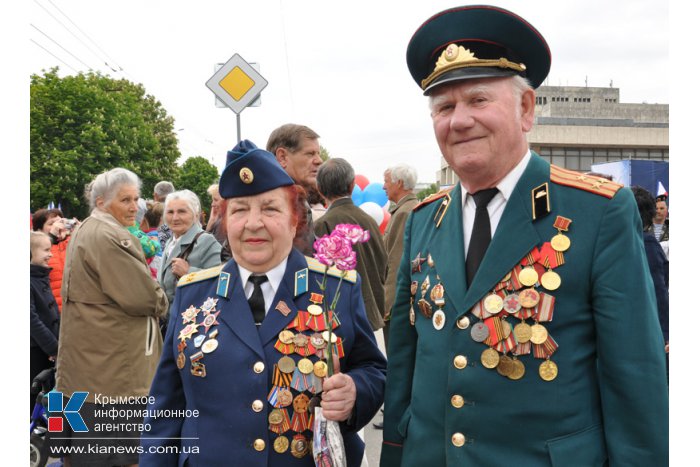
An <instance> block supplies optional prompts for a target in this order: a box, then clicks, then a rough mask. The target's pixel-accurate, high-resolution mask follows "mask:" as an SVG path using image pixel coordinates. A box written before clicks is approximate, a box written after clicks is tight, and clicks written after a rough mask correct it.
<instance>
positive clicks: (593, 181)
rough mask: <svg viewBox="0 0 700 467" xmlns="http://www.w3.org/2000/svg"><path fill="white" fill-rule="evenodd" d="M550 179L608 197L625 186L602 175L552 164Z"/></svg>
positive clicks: (559, 183)
mask: <svg viewBox="0 0 700 467" xmlns="http://www.w3.org/2000/svg"><path fill="white" fill-rule="evenodd" d="M549 179H550V180H551V181H553V182H554V183H556V184H558V185H566V186H570V187H573V188H578V189H579V190H584V191H588V192H590V193H595V194H596V195H600V196H605V197H606V198H612V197H613V196H615V193H617V190H619V189H620V188H622V186H623V185H620V184H619V183H615V182H611V181H610V180H606V179H604V178H602V177H596V176H594V175H585V174H582V173H579V172H576V171H574V170H567V169H562V168H561V167H557V166H556V165H550V171H549Z"/></svg>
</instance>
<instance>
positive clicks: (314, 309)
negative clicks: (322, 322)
mask: <svg viewBox="0 0 700 467" xmlns="http://www.w3.org/2000/svg"><path fill="white" fill-rule="evenodd" d="M306 311H308V312H309V314H311V315H313V316H319V315H320V314H321V313H323V308H321V307H320V306H318V305H316V304H314V305H309V307H308V308H307V309H306Z"/></svg>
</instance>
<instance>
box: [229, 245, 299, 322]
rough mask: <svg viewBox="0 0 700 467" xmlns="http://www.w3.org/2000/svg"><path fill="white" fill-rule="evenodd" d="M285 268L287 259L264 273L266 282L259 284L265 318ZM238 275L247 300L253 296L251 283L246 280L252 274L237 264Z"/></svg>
mask: <svg viewBox="0 0 700 467" xmlns="http://www.w3.org/2000/svg"><path fill="white" fill-rule="evenodd" d="M286 268H287V258H284V260H283V261H282V262H281V263H280V264H278V265H277V266H275V267H274V268H272V269H270V270H269V271H267V272H266V273H265V275H266V276H267V280H266V281H265V282H263V283H262V284H260V289H261V290H262V293H263V298H264V299H265V316H267V311H268V310H269V309H270V305H272V300H274V299H275V294H277V289H279V287H280V283H281V282H282V278H283V277H284V270H285V269H286ZM238 274H240V276H241V284H243V291H244V292H245V298H246V299H249V298H250V296H251V295H253V287H254V286H253V283H252V282H249V281H248V278H249V277H250V276H251V275H253V273H252V272H251V271H248V270H247V269H246V268H244V267H243V266H241V265H240V264H239V265H238Z"/></svg>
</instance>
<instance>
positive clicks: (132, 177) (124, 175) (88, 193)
mask: <svg viewBox="0 0 700 467" xmlns="http://www.w3.org/2000/svg"><path fill="white" fill-rule="evenodd" d="M124 185H131V186H135V187H136V189H137V190H139V192H140V191H141V180H140V179H139V177H138V176H136V174H135V173H134V172H132V171H130V170H127V169H123V168H121V167H117V168H115V169H112V170H108V171H107V172H102V173H101V174H99V175H98V176H97V177H95V179H94V180H93V181H92V182H90V183H89V184H88V185H87V186H86V187H85V198H86V199H87V201H88V203H89V204H90V209H91V210H92V209H95V207H96V206H97V198H102V199H103V200H104V206H105V207H107V206H109V204H110V203H111V202H112V199H113V198H114V197H115V196H116V194H117V192H118V191H119V189H120V188H121V187H122V186H124Z"/></svg>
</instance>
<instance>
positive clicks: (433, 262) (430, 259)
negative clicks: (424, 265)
mask: <svg viewBox="0 0 700 467" xmlns="http://www.w3.org/2000/svg"><path fill="white" fill-rule="evenodd" d="M428 266H429V267H431V268H433V267H435V261H433V257H432V256H430V253H428Z"/></svg>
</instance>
